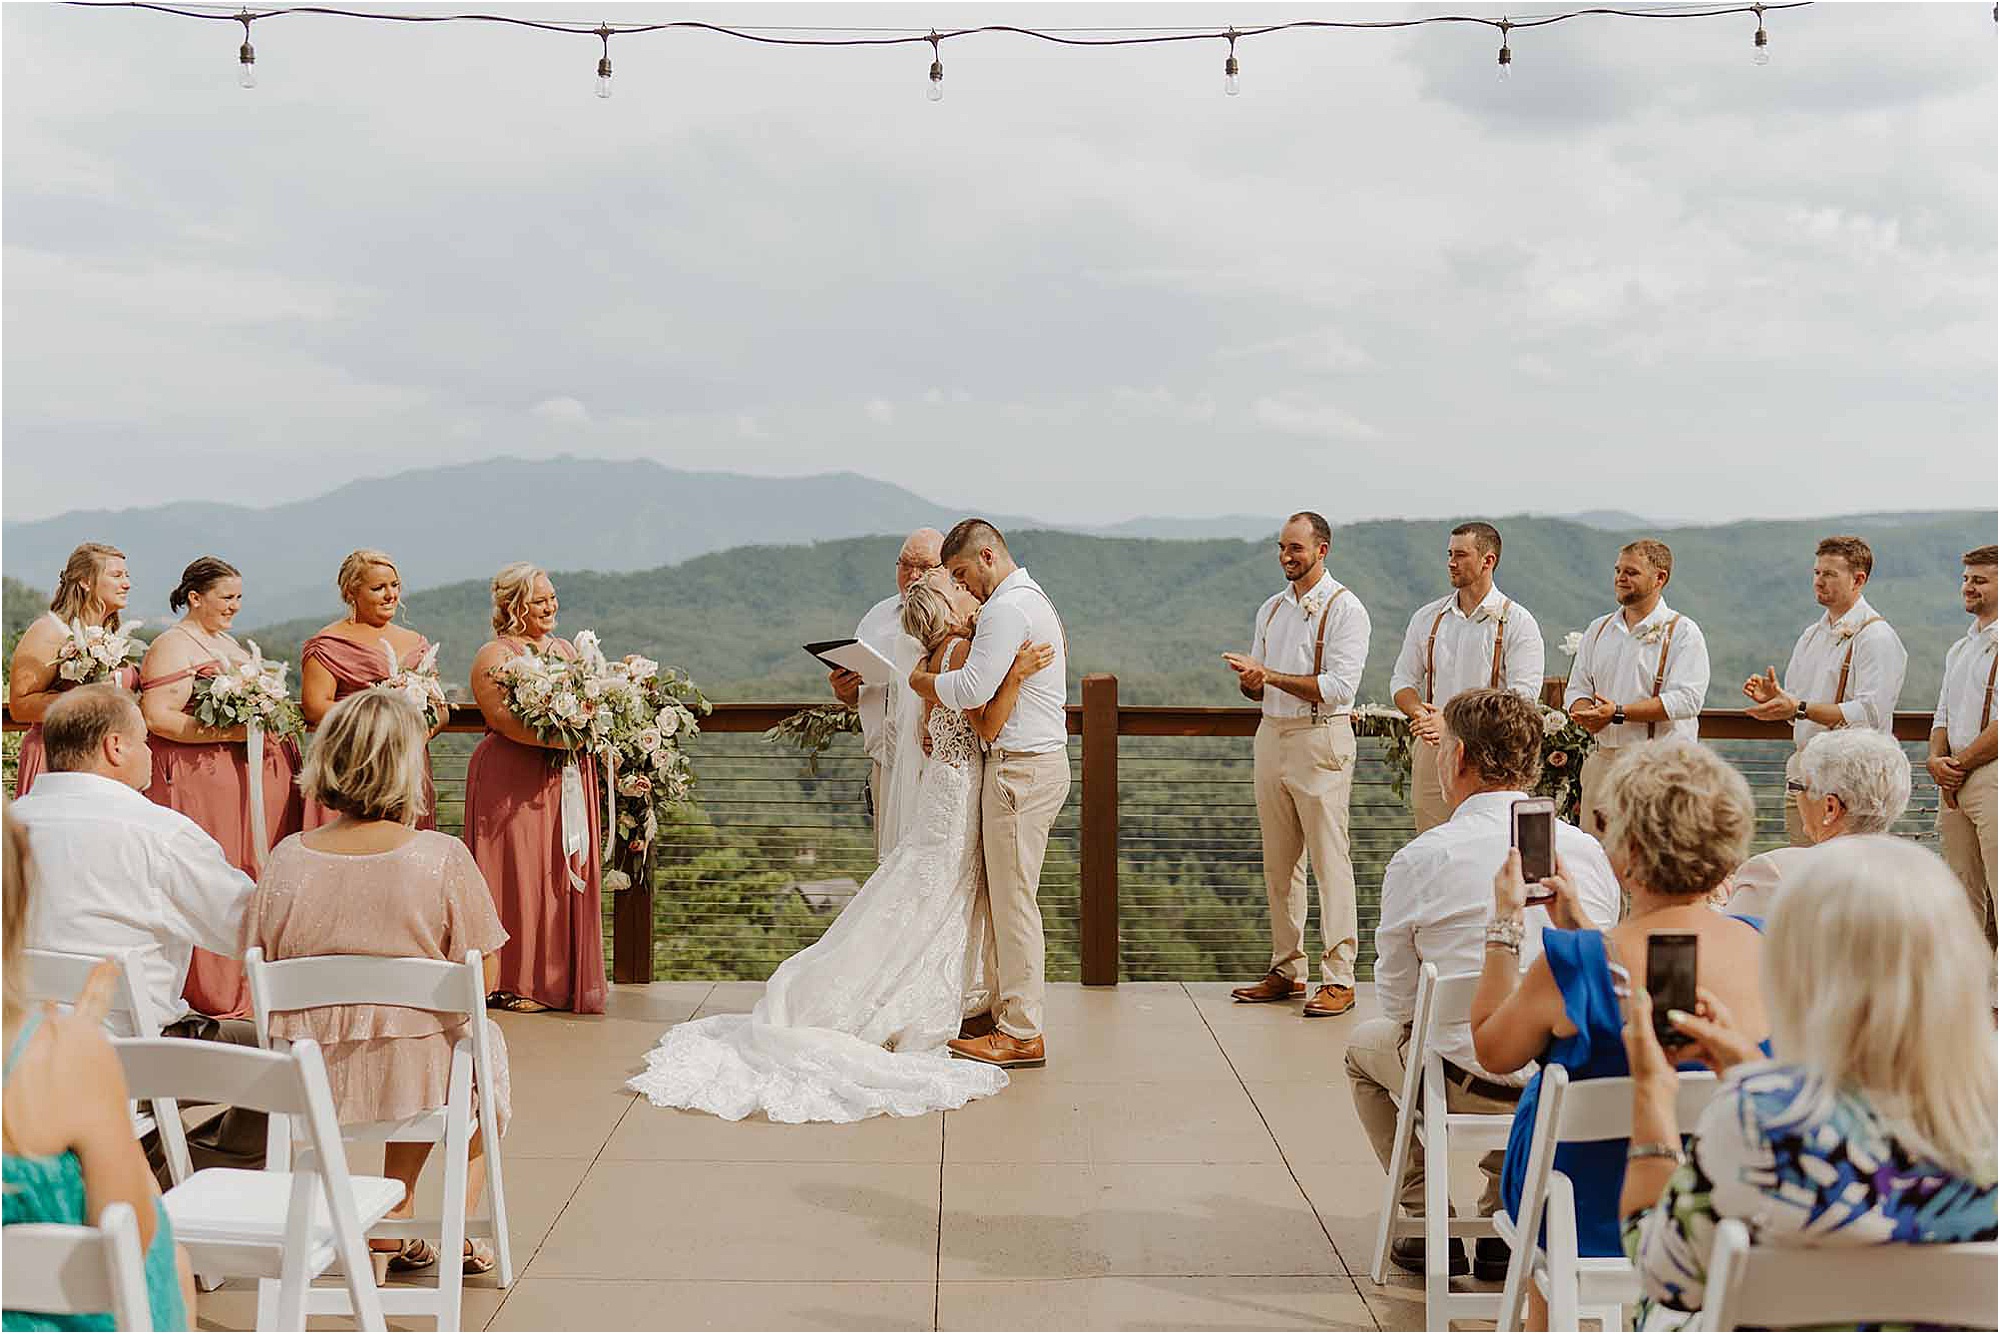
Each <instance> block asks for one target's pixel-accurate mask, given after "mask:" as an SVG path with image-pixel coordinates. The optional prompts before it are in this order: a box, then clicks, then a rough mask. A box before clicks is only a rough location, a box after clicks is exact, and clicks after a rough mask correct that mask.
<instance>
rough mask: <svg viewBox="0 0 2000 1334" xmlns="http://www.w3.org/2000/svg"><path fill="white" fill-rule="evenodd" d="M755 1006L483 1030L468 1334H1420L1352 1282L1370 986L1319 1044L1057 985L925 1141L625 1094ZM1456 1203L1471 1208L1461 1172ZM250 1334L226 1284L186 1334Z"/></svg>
mask: <svg viewBox="0 0 2000 1334" xmlns="http://www.w3.org/2000/svg"><path fill="white" fill-rule="evenodd" d="M760 990H761V984H760V983H739V982H721V983H708V982H668V983H659V984H655V985H653V986H650V987H615V988H613V994H612V998H611V1001H610V1006H609V1013H608V1014H605V1015H603V1016H594V1017H591V1018H587V1019H580V1018H575V1017H569V1016H561V1015H554V1014H550V1015H501V1016H499V1019H500V1022H501V1024H502V1026H503V1027H504V1029H505V1031H506V1034H507V1043H508V1048H509V1051H510V1053H511V1059H512V1066H513V1095H514V1122H513V1126H512V1129H511V1131H510V1133H509V1134H508V1136H507V1140H506V1173H507V1184H508V1202H509V1207H510V1209H511V1210H512V1214H513V1219H512V1232H513V1241H514V1256H515V1265H516V1267H517V1270H518V1273H517V1275H516V1281H515V1284H514V1286H513V1288H512V1289H511V1290H510V1291H505V1292H503V1291H500V1290H499V1289H498V1288H497V1287H496V1286H495V1285H494V1284H493V1280H492V1276H488V1277H487V1278H486V1279H483V1280H471V1281H469V1282H468V1285H467V1292H466V1298H465V1327H466V1328H468V1329H479V1328H485V1329H495V1330H526V1329H939V1330H945V1329H1231V1328H1234V1329H1305V1328H1315V1329H1363V1330H1366V1329H1422V1328H1423V1327H1424V1307H1423V1292H1422V1287H1421V1284H1420V1282H1419V1281H1418V1280H1417V1279H1416V1278H1414V1277H1411V1276H1408V1275H1402V1274H1399V1273H1396V1271H1394V1270H1392V1271H1391V1273H1392V1275H1394V1278H1393V1279H1392V1281H1391V1283H1390V1284H1389V1285H1388V1286H1385V1287H1377V1286H1376V1285H1375V1284H1373V1283H1372V1282H1370V1281H1369V1278H1368V1275H1367V1272H1366V1271H1367V1269H1368V1265H1369V1261H1370V1258H1371V1254H1372V1248H1373V1245H1374V1220H1375V1217H1376V1211H1377V1208H1378V1206H1379V1203H1380V1199H1381V1190H1382V1172H1381V1170H1380V1168H1379V1167H1378V1166H1377V1164H1376V1162H1375V1157H1374V1154H1373V1152H1372V1151H1371V1150H1370V1148H1369V1146H1368V1143H1367V1140H1366V1139H1365V1138H1364V1136H1363V1135H1362V1133H1361V1128H1360V1125H1359V1123H1358V1122H1357V1121H1356V1119H1355V1115H1354V1105H1353V1101H1352V1099H1351V1098H1350V1096H1349V1093H1348V1089H1347V1080H1346V1076H1345V1074H1344V1072H1343V1070H1342V1066H1341V1052H1342V1050H1343V1045H1344V1043H1345V1041H1346V1037H1347V1034H1348V1033H1349V1032H1351V1031H1352V1029H1353V1027H1354V1024H1355V1023H1356V1021H1357V1020H1359V1019H1360V1018H1364V1017H1366V1016H1367V1015H1368V1014H1370V1013H1371V1012H1372V1011H1373V997H1372V995H1371V994H1370V992H1369V988H1367V987H1366V986H1365V985H1364V987H1363V988H1362V994H1361V1001H1360V1004H1359V1005H1357V1007H1356V1009H1355V1011H1354V1012H1353V1013H1352V1014H1350V1015H1347V1016H1344V1017H1342V1018H1340V1019H1321V1020H1311V1021H1308V1020H1304V1019H1302V1018H1301V1017H1300V1016H1299V1014H1298V1009H1297V1007H1296V1006H1270V1005H1258V1006H1248V1005H1237V1004H1234V1003H1232V1002H1231V1001H1230V999H1229V994H1228V992H1229V985H1228V984H1227V983H1188V984H1180V983H1138V984H1131V983H1128V984H1126V985H1123V986H1119V987H1116V988H1102V989H1100V988H1091V989H1086V988H1083V987H1079V986H1074V985H1058V986H1054V987H1052V988H1051V990H1050V996H1049V1004H1048V1016H1047V1032H1048V1041H1049V1064H1048V1066H1047V1068H1046V1069H1042V1070H1024V1071H1018V1072H1016V1074H1015V1077H1014V1082H1013V1084H1012V1086H1011V1087H1009V1088H1008V1089H1007V1090H1006V1091H1005V1092H1003V1093H1001V1094H1000V1095H999V1096H998V1097H996V1098H992V1099H988V1100H985V1101H981V1102H976V1103H973V1104H972V1105H971V1106H969V1107H967V1108H965V1109H964V1110H962V1111H957V1112H949V1113H940V1114H935V1115H931V1116H926V1117H921V1118H908V1119H896V1118H889V1117H878V1118H875V1119H873V1120H870V1121H866V1122H862V1123H860V1124H858V1125H849V1126H789V1125H773V1124H771V1123H769V1122H765V1121H761V1120H746V1121H741V1122H734V1123H731V1122H726V1121H721V1120H718V1119H717V1118H715V1117H711V1116H706V1115H701V1114H697V1113H690V1112H678V1111H661V1110H658V1109H655V1108H653V1107H652V1106H650V1105H649V1104H647V1102H646V1101H645V1099H643V1098H640V1097H636V1096H635V1095H633V1094H631V1093H628V1092H627V1091H626V1090H625V1088H624V1087H623V1084H624V1080H625V1078H626V1077H627V1076H628V1075H629V1074H631V1073H633V1072H635V1071H637V1070H639V1069H641V1068H642V1067H643V1063H644V1062H643V1058H644V1053H645V1052H646V1051H647V1049H648V1048H650V1047H651V1046H652V1045H653V1043H654V1042H655V1041H656V1040H657V1039H658V1038H659V1036H660V1034H661V1032H662V1031H663V1030H664V1029H665V1028H666V1027H667V1026H668V1025H669V1024H672V1023H677V1022H680V1021H682V1020H685V1019H688V1018H691V1017H694V1016H696V1015H703V1014H715V1013H722V1012H728V1011H747V1010H748V1009H749V1008H750V1007H751V1006H752V1005H753V1004H755V1002H756V999H757V995H758V993H759V991H760ZM355 1159H356V1161H355V1163H354V1166H355V1168H356V1170H360V1171H374V1170H377V1168H378V1166H379V1160H376V1161H371V1160H370V1158H369V1157H368V1156H367V1155H366V1153H365V1152H357V1153H356V1155H355ZM431 1176H432V1178H433V1181H432V1185H431V1190H432V1191H435V1189H436V1186H435V1181H434V1177H435V1173H434V1172H433V1173H432V1174H431ZM1453 1178H1454V1186H1455V1190H1454V1194H1455V1195H1456V1196H1457V1198H1459V1199H1460V1200H1461V1201H1466V1202H1469V1201H1470V1200H1472V1199H1474V1198H1475V1197H1476V1194H1477V1185H1478V1177H1477V1172H1476V1169H1475V1168H1474V1167H1473V1165H1472V1163H1471V1162H1470V1161H1467V1162H1461V1163H1455V1164H1454V1170H1453ZM433 1198H434V1197H433ZM1458 1282H1459V1284H1460V1285H1461V1290H1464V1287H1463V1285H1464V1284H1466V1283H1467V1282H1468V1281H1467V1280H1463V1279H1461V1280H1459V1281H1458ZM255 1314H256V1312H255V1293H254V1291H251V1290H249V1288H248V1286H247V1285H244V1284H241V1283H231V1284H230V1285H228V1286H226V1287H225V1288H224V1289H223V1290H222V1291H220V1292H216V1293H211V1294H208V1295H206V1296H204V1297H203V1299H202V1304H201V1309H200V1314H199V1323H200V1326H201V1328H203V1329H249V1328H252V1327H253V1325H254V1323H255ZM313 1324H314V1326H315V1327H319V1326H321V1325H324V1326H325V1327H327V1328H343V1327H351V1326H349V1325H348V1323H347V1322H345V1321H334V1320H329V1321H321V1320H318V1319H315V1320H314V1321H313ZM427 1325H428V1322H424V1321H418V1320H409V1319H403V1320H398V1319H393V1318H392V1320H391V1327H392V1328H395V1327H404V1328H424V1327H427Z"/></svg>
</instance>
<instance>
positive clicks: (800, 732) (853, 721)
mask: <svg viewBox="0 0 2000 1334" xmlns="http://www.w3.org/2000/svg"><path fill="white" fill-rule="evenodd" d="M860 731H861V715H860V714H858V713H856V712H855V711H854V710H853V709H850V708H848V707H846V706H845V705H842V704H823V705H821V706H819V707H818V708H813V709H800V710H799V711H798V712H797V713H795V714H793V715H792V716H791V717H789V718H787V719H785V721H783V722H781V723H779V724H778V725H777V726H776V727H773V728H771V729H770V730H768V731H767V732H765V733H764V740H766V741H769V742H771V743H772V744H774V745H777V744H784V745H791V746H797V747H798V748H799V750H800V751H801V752H803V753H804V755H805V757H806V776H807V777H808V778H810V777H813V776H815V775H817V774H818V773H819V757H820V756H822V755H824V754H826V751H827V747H829V746H831V745H832V744H833V742H834V738H836V737H840V736H846V735H848V734H850V733H852V734H857V735H858V734H859V733H860Z"/></svg>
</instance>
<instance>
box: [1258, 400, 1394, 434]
mask: <svg viewBox="0 0 2000 1334" xmlns="http://www.w3.org/2000/svg"><path fill="white" fill-rule="evenodd" d="M1250 415H1251V417H1252V419H1253V420H1254V421H1256V423H1257V424H1258V425H1259V426H1264V427H1268V428H1270V429H1271V430H1273V431H1282V432H1283V433H1284V434H1286V435H1304V436H1321V437H1325V438H1328V439H1333V440H1349V441H1352V440H1380V439H1381V438H1382V432H1381V431H1379V430H1377V429H1376V428H1375V427H1373V426H1370V425H1369V424H1368V423H1367V422H1365V421H1362V420H1361V419H1360V418H1358V417H1356V416H1354V415H1353V414H1352V413H1349V412H1344V411H1342V410H1341V409H1339V408H1337V407H1334V406H1333V405H1332V404H1331V403H1314V402H1310V401H1305V400H1301V399H1298V398H1295V397H1282V398H1260V399H1258V400H1257V401H1256V402H1255V403H1252V404H1251V405H1250Z"/></svg>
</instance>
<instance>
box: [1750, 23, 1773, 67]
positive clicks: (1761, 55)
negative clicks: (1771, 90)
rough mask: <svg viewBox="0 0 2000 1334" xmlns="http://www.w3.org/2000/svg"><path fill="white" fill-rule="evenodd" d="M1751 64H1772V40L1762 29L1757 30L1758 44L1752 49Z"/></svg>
mask: <svg viewBox="0 0 2000 1334" xmlns="http://www.w3.org/2000/svg"><path fill="white" fill-rule="evenodd" d="M1750 63H1751V64H1753V65H1768V64H1770V63H1771V39H1770V37H1769V36H1767V35H1766V34H1765V32H1764V30H1763V29H1762V28H1759V29H1757V40H1756V44H1755V45H1754V46H1752V47H1751V49H1750Z"/></svg>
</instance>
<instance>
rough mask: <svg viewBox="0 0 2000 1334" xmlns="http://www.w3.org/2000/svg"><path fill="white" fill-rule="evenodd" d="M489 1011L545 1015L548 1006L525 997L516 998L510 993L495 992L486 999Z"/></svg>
mask: <svg viewBox="0 0 2000 1334" xmlns="http://www.w3.org/2000/svg"><path fill="white" fill-rule="evenodd" d="M486 1008H487V1009H489V1010H505V1011H506V1012H507V1013H508V1014H546V1013H547V1012H548V1008H549V1007H548V1006H546V1005H544V1004H542V1003H541V1002H540V1001H538V1000H529V999H528V998H527V997H526V996H516V995H515V994H514V993H513V992H511V991H496V992H494V993H493V994H492V995H490V996H488V997H487V998H486Z"/></svg>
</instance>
